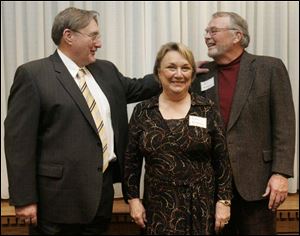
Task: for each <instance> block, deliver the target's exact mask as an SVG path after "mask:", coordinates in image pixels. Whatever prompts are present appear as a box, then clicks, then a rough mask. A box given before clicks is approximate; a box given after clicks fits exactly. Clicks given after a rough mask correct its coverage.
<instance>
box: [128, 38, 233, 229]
mask: <svg viewBox="0 0 300 236" xmlns="http://www.w3.org/2000/svg"><path fill="white" fill-rule="evenodd" d="M154 75H155V76H156V78H157V79H158V81H159V83H160V84H161V86H162V93H161V94H160V95H158V96H155V97H153V98H151V99H149V100H146V101H144V102H142V103H140V104H138V105H137V106H136V107H135V109H134V111H133V114H132V117H131V120H130V124H129V143H128V146H127V151H126V155H125V168H124V190H125V191H124V193H125V196H124V197H125V199H126V200H128V202H129V207H130V215H131V217H132V219H133V220H134V221H135V223H136V224H138V225H139V226H140V227H141V228H143V229H144V231H145V233H146V234H152V235H158V234H160V235H175V234H181V235H187V234H193V235H199V234H202V235H203V234H213V233H215V232H216V233H219V232H220V230H221V229H222V228H223V227H224V225H225V224H227V223H228V220H229V218H230V200H231V198H232V192H231V168H230V163H229V159H228V153H227V148H226V142H225V136H224V131H223V126H222V121H221V118H220V115H219V113H218V112H217V110H216V109H215V108H214V104H213V102H212V101H210V100H207V99H206V98H203V97H201V96H199V95H196V94H193V93H190V92H189V88H190V85H191V83H192V80H193V79H194V77H195V61H194V57H193V54H192V52H191V51H190V50H189V49H188V48H187V47H186V46H184V45H183V44H180V43H173V42H171V43H167V44H165V45H163V46H162V47H161V49H160V51H159V52H158V54H157V58H156V62H155V66H154ZM144 158H145V177H144V196H143V200H142V201H141V200H140V194H139V192H140V177H141V172H142V163H143V159H144Z"/></svg>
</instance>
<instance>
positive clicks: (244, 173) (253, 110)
mask: <svg viewBox="0 0 300 236" xmlns="http://www.w3.org/2000/svg"><path fill="white" fill-rule="evenodd" d="M207 67H208V68H209V69H210V71H209V72H208V73H207V74H201V75H198V77H197V78H196V80H195V81H194V83H193V86H192V87H193V88H192V90H193V91H197V92H199V93H200V94H202V95H203V96H205V97H208V98H210V99H212V100H213V101H215V102H216V104H217V105H219V97H218V72H217V64H216V63H215V62H211V63H209V64H208V65H207ZM210 78H214V86H213V87H211V88H210V89H207V90H206V91H201V82H203V81H207V80H208V79H210ZM226 135H227V145H228V150H229V157H230V162H231V166H232V169H233V176H234V181H235V185H236V187H237V190H238V192H239V193H240V195H241V196H242V197H243V198H244V199H245V200H248V201H255V200H260V199H262V195H263V194H264V192H265V189H266V186H267V182H268V180H269V178H270V176H271V174H272V172H278V173H281V174H285V175H287V176H293V163H294V151H295V150H294V149H295V111H294V105H293V99H292V91H291V85H290V81H289V76H288V73H287V70H286V68H285V66H284V64H283V63H282V61H281V60H280V59H277V58H272V57H266V56H255V55H251V54H249V53H247V52H244V54H243V55H242V58H241V64H240V71H239V75H238V80H237V85H236V89H235V94H234V97H233V102H232V107H231V113H230V118H229V122H228V126H227V132H226Z"/></svg>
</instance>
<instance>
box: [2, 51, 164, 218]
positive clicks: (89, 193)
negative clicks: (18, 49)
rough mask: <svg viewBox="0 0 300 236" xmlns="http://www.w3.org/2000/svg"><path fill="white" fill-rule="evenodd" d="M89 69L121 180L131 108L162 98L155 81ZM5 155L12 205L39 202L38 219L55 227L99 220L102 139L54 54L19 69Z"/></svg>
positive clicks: (98, 66)
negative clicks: (105, 112) (107, 117)
mask: <svg viewBox="0 0 300 236" xmlns="http://www.w3.org/2000/svg"><path fill="white" fill-rule="evenodd" d="M87 68H88V70H89V71H90V72H91V74H92V75H93V77H94V78H95V80H96V82H97V83H98V84H99V86H100V87H101V89H102V91H103V92H104V94H105V95H106V97H107V100H108V102H109V104H110V109H111V119H112V126H113V130H114V141H115V150H114V151H115V153H116V155H117V160H118V161H117V162H115V163H114V164H113V171H114V172H113V174H114V178H115V181H120V180H121V170H122V169H123V155H124V152H125V147H126V143H127V129H128V127H127V125H128V121H127V106H126V105H127V103H131V102H137V101H140V100H143V99H146V98H149V97H151V96H153V95H154V94H157V93H158V92H159V88H158V84H157V83H156V82H155V81H154V79H153V78H151V77H150V78H145V79H141V80H135V79H129V78H125V77H123V76H122V75H121V73H120V72H119V71H118V70H117V68H116V67H115V66H114V65H113V64H112V63H110V62H108V61H103V60H97V61H96V62H95V63H93V64H91V65H89V66H87ZM5 153H6V158H7V168H8V178H9V193H10V202H11V204H12V205H16V206H23V205H28V204H31V203H38V207H39V211H38V214H39V218H43V219H46V220H48V221H50V222H56V223H70V224H71V223H87V222H90V221H91V220H92V219H93V218H94V216H95V214H96V211H97V208H98V205H99V202H100V199H101V197H102V195H103V194H106V193H102V188H101V187H102V180H103V173H102V145H101V140H100V139H99V136H98V134H97V129H96V127H95V123H94V121H93V118H92V115H91V113H90V111H89V108H88V106H87V104H86V101H85V99H84V97H83V96H82V94H81V92H80V90H79V88H78V86H77V85H76V83H75V81H74V79H73V78H72V76H71V75H70V73H69V72H68V70H67V68H66V67H65V65H64V64H63V62H62V61H61V59H60V57H59V56H58V54H57V52H56V53H55V54H53V55H52V56H50V57H48V58H44V59H41V60H37V61H33V62H29V63H26V64H24V65H22V66H20V67H19V68H18V69H17V71H16V74H15V80H14V83H13V86H12V88H11V93H10V96H9V101H8V112H7V117H6V120H5ZM112 197H113V196H111V197H110V198H108V200H110V201H112ZM107 205H108V206H109V205H111V203H108V204H107ZM108 210H109V209H108Z"/></svg>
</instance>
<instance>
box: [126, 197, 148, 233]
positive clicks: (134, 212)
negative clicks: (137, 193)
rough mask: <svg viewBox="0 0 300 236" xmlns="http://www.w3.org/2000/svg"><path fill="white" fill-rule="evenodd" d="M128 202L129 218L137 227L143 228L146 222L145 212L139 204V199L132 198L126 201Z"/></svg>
mask: <svg viewBox="0 0 300 236" xmlns="http://www.w3.org/2000/svg"><path fill="white" fill-rule="evenodd" d="M128 202H129V211H130V216H131V218H132V221H134V222H135V223H136V224H137V225H139V226H140V227H141V228H145V227H146V225H145V223H146V222H147V220H146V211H145V208H144V206H143V204H142V203H141V201H140V199H139V198H133V199H130V200H128Z"/></svg>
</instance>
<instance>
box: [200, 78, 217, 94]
mask: <svg viewBox="0 0 300 236" xmlns="http://www.w3.org/2000/svg"><path fill="white" fill-rule="evenodd" d="M200 85H201V91H205V90H208V89H210V88H212V87H214V86H215V80H214V77H212V78H210V79H209V80H206V81H204V82H200Z"/></svg>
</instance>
